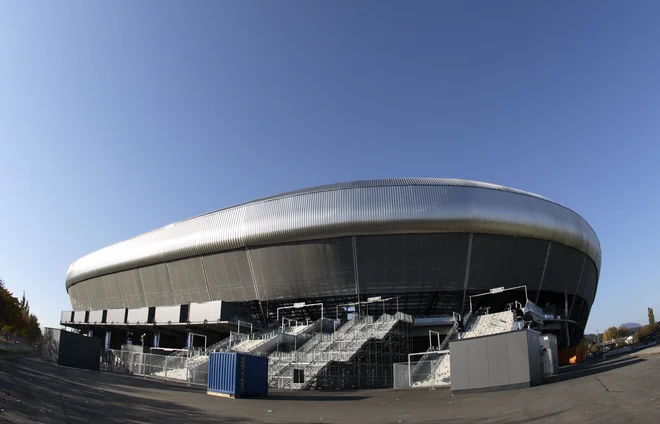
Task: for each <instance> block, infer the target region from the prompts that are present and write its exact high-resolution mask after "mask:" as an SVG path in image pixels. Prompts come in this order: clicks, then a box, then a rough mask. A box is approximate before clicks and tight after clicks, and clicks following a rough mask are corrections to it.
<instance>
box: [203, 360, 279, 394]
mask: <svg viewBox="0 0 660 424" xmlns="http://www.w3.org/2000/svg"><path fill="white" fill-rule="evenodd" d="M208 382H209V383H208V390H207V393H208V394H210V395H220V396H223V395H225V396H227V397H241V396H266V395H267V394H268V358H267V357H264V356H252V355H245V354H243V353H238V352H213V353H211V354H210V355H209V379H208Z"/></svg>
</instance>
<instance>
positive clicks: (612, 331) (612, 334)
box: [603, 327, 618, 342]
mask: <svg viewBox="0 0 660 424" xmlns="http://www.w3.org/2000/svg"><path fill="white" fill-rule="evenodd" d="M617 337H618V330H617V328H616V327H610V328H608V329H607V330H605V332H604V333H603V341H604V342H609V341H612V340H614V339H616V338H617Z"/></svg>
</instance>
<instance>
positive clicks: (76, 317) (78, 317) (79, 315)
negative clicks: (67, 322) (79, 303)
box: [73, 311, 87, 323]
mask: <svg viewBox="0 0 660 424" xmlns="http://www.w3.org/2000/svg"><path fill="white" fill-rule="evenodd" d="M86 313H87V311H76V312H74V313H73V322H75V323H79V322H85V314H86Z"/></svg>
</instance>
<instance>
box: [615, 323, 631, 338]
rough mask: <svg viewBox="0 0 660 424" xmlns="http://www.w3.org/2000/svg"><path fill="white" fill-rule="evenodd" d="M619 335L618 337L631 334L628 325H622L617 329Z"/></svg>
mask: <svg viewBox="0 0 660 424" xmlns="http://www.w3.org/2000/svg"><path fill="white" fill-rule="evenodd" d="M616 333H617V336H618V337H628V336H629V335H630V331H628V327H626V326H625V325H622V326H620V327H619V328H617V330H616Z"/></svg>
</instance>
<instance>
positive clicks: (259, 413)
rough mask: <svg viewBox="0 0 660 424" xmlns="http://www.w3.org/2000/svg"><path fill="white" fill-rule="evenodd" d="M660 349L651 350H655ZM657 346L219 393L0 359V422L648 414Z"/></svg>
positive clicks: (514, 419)
mask: <svg viewBox="0 0 660 424" xmlns="http://www.w3.org/2000/svg"><path fill="white" fill-rule="evenodd" d="M656 353H660V352H656ZM659 378H660V355H654V354H652V352H650V351H647V352H645V355H644V356H641V355H626V356H622V357H618V358H614V359H610V360H606V361H603V360H594V361H591V362H587V363H583V364H579V365H574V366H571V367H566V368H563V369H562V372H561V374H560V376H559V378H558V379H557V381H555V382H552V383H546V384H544V385H541V386H537V387H533V388H530V389H521V390H511V391H501V392H491V393H480V394H464V395H455V396H452V394H451V392H450V391H449V390H447V389H444V390H436V391H428V390H408V391H394V390H367V391H354V392H271V393H270V394H269V396H268V398H265V399H237V400H234V399H223V398H217V397H213V396H208V395H207V394H206V392H205V390H204V389H203V388H191V387H186V386H184V385H177V384H175V383H166V382H161V381H156V380H148V379H144V378H139V377H130V376H123V375H118V374H110V373H99V372H89V371H80V370H76V369H72V368H65V367H59V366H55V365H51V364H46V363H44V362H41V361H40V360H39V359H34V358H14V359H0V408H2V412H0V423H34V422H40V423H67V422H71V423H74V422H75V423H78V422H81V423H83V422H84V423H102V422H117V423H131V422H153V423H156V422H159V423H174V424H176V423H218V422H220V423H291V424H294V423H360V424H370V423H377V424H382V423H536V422H539V423H541V422H542V423H580V424H586V423H657V422H660V381H659Z"/></svg>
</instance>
